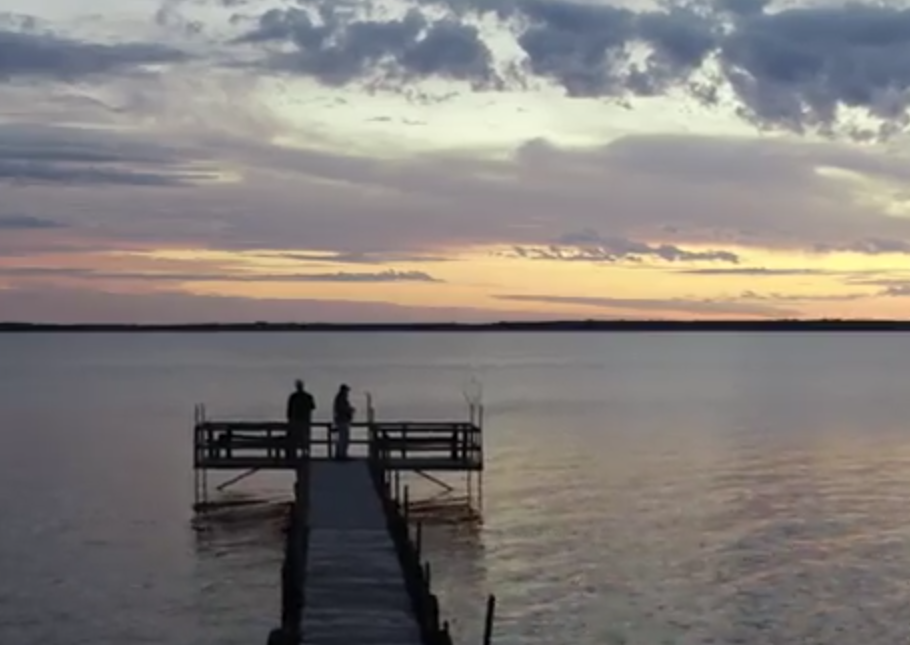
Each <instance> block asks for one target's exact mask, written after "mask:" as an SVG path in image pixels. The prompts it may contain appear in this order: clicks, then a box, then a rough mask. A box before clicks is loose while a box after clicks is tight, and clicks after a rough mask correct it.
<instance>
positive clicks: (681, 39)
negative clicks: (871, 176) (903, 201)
mask: <svg viewBox="0 0 910 645" xmlns="http://www.w3.org/2000/svg"><path fill="white" fill-rule="evenodd" d="M664 4H665V7H664V8H661V9H657V10H638V11H636V10H634V9H631V8H626V7H622V6H614V5H611V4H606V3H604V4H595V3H591V2H584V1H581V0H504V1H502V2H494V1H492V0H416V1H414V2H410V3H408V6H409V7H410V9H409V10H408V11H407V12H406V13H404V14H403V15H401V16H398V17H389V16H388V13H387V12H383V11H381V10H380V9H381V8H384V7H386V4H385V3H382V2H363V3H360V6H359V7H357V6H356V5H352V4H351V3H338V2H325V1H318V2H315V1H306V2H301V3H299V6H296V7H294V8H291V9H269V10H268V11H265V12H264V13H262V14H260V16H259V18H258V23H257V25H256V26H255V28H253V29H252V30H249V31H248V32H247V33H245V34H244V35H243V36H242V37H241V38H239V39H238V42H242V43H244V44H247V45H268V47H267V49H266V52H267V56H266V57H265V58H264V59H263V60H262V64H263V65H264V67H266V68H271V69H275V70H278V71H282V72H292V73H296V74H303V75H308V76H311V77H313V78H315V79H317V80H319V81H321V82H323V83H326V84H329V85H343V84H347V83H362V82H368V83H373V84H374V85H377V84H378V85H383V84H385V85H387V86H388V85H391V86H394V87H397V88H399V89H400V88H401V87H402V83H401V81H403V80H407V79H425V78H428V77H437V78H446V79H455V80H460V81H467V82H469V83H471V84H472V85H474V86H475V87H476V88H478V89H489V88H498V87H509V88H511V89H521V88H522V87H525V86H527V85H529V83H531V82H533V81H534V80H538V79H539V80H544V81H547V82H550V83H552V84H555V85H556V86H558V87H560V88H562V89H563V90H564V91H565V92H566V94H567V95H569V96H572V97H596V98H603V97H607V98H615V99H624V98H626V97H649V96H655V95H662V94H667V93H669V92H671V91H672V92H679V91H683V92H687V93H688V94H689V95H690V96H691V97H692V98H693V99H695V100H697V101H700V102H702V103H704V104H708V105H714V106H715V107H719V108H722V107H732V108H733V109H734V110H735V111H736V112H737V113H738V114H739V115H740V116H742V117H743V118H744V119H746V120H748V121H749V122H752V123H754V124H756V125H758V126H759V127H773V128H785V129H789V130H792V131H796V132H804V131H807V130H814V131H819V132H822V133H833V132H835V131H836V130H838V129H841V130H843V131H844V132H845V133H847V134H849V135H851V136H855V137H858V138H869V137H873V136H887V135H889V134H892V133H893V132H895V131H897V130H900V129H903V128H904V127H905V126H906V125H907V123H908V121H907V117H906V110H907V107H908V105H910V91H908V90H910V10H908V9H905V8H901V7H894V6H886V5H884V4H865V5H862V4H854V3H848V4H844V5H827V4H823V5H819V6H808V7H786V8H783V9H779V8H775V9H773V10H772V9H771V8H770V7H769V5H770V3H769V2H765V1H763V0H723V1H721V2H716V3H711V2H707V1H705V2H693V3H687V4H685V5H682V6H680V5H675V6H674V5H672V4H670V3H664ZM440 11H442V12H444V15H442V16H441V17H440ZM490 21H495V22H498V24H499V27H500V31H501V33H507V34H510V35H511V37H512V38H513V41H514V45H515V47H516V48H517V50H518V51H519V52H520V55H519V56H518V57H517V58H514V57H513V58H506V59H502V56H499V57H494V56H493V54H492V53H491V51H492V50H491V48H490V47H489V46H488V45H487V44H486V43H485V42H484V41H483V40H482V39H481V36H480V32H479V30H478V27H477V25H479V24H489V23H490ZM278 44H281V45H283V46H284V47H283V48H281V47H277V45H278ZM498 49H501V48H498ZM850 108H857V109H859V110H861V111H862V112H864V113H865V116H866V117H869V118H871V119H873V120H875V121H876V122H877V123H878V125H879V127H878V128H872V127H871V126H869V125H867V124H862V123H859V124H858V122H856V121H855V120H854V121H851V120H849V119H846V118H845V114H844V111H845V109H850Z"/></svg>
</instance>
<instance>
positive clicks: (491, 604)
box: [483, 594, 496, 645]
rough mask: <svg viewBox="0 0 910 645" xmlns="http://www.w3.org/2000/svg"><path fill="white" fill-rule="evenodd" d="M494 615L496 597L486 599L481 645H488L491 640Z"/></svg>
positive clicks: (491, 596)
mask: <svg viewBox="0 0 910 645" xmlns="http://www.w3.org/2000/svg"><path fill="white" fill-rule="evenodd" d="M495 614H496V596H494V595H493V594H490V596H489V597H488V598H487V615H486V618H485V619H484V624H483V645H490V643H491V642H492V640H493V618H494V615H495Z"/></svg>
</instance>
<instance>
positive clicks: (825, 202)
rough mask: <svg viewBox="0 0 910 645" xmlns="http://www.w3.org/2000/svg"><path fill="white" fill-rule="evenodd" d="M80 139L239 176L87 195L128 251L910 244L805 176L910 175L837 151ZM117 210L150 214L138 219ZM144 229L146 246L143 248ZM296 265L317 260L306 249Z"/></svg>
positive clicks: (863, 201)
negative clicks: (175, 247) (479, 149)
mask: <svg viewBox="0 0 910 645" xmlns="http://www.w3.org/2000/svg"><path fill="white" fill-rule="evenodd" d="M3 132H4V130H3V129H2V128H0V149H2V147H3V145H4V144H3V143H2V141H3V137H4V135H3ZM64 133H65V134H66V136H65V137H64V138H63V141H62V143H61V141H59V133H58V134H55V137H54V139H53V140H54V142H55V143H54V144H53V146H52V149H53V150H54V151H56V150H57V148H59V147H61V145H62V147H63V148H64V151H65V152H66V154H71V152H70V148H68V147H67V146H70V144H69V136H70V134H71V133H70V132H69V130H68V129H64ZM96 135H97V137H98V138H97V140H95V139H94V137H95V136H96ZM86 136H87V138H88V139H89V143H88V144H86V145H88V150H90V151H94V152H92V154H95V153H98V154H115V153H116V150H117V146H118V142H124V148H123V150H124V151H128V156H134V155H135V156H138V157H139V158H140V159H141V158H143V157H144V156H152V157H154V156H155V155H161V156H162V157H163V159H162V163H161V164H157V163H151V161H150V162H148V163H145V164H138V165H137V166H138V167H139V168H142V169H148V170H153V171H155V172H162V173H163V174H167V175H168V176H170V174H169V173H171V172H173V171H171V170H169V169H170V168H174V167H176V168H184V167H187V166H189V167H190V168H192V167H194V166H192V165H189V164H191V162H190V161H189V160H192V159H196V158H199V157H201V156H202V152H199V150H202V149H204V150H205V153H206V154H207V155H210V156H211V157H212V158H217V159H219V162H218V163H219V165H224V166H225V167H229V168H236V169H238V171H240V172H243V173H244V175H248V176H249V177H250V179H249V181H245V182H236V183H218V184H214V183H213V184H202V185H200V186H198V187H194V188H193V190H191V191H169V190H163V191H134V192H131V193H130V194H129V195H127V194H126V193H124V192H120V191H105V193H106V195H105V196H102V195H101V194H100V193H97V194H94V193H93V194H92V195H90V196H89V195H87V196H86V197H85V199H86V200H89V201H88V202H87V203H91V206H90V208H91V213H92V220H93V221H94V222H96V223H104V224H105V225H106V226H107V229H106V230H107V231H108V232H109V234H110V235H120V231H124V232H123V235H129V236H130V237H129V238H128V239H131V240H134V241H139V242H141V241H142V240H148V239H153V240H155V241H156V242H157V243H159V244H165V243H167V242H171V243H177V244H191V245H192V244H195V245H202V246H209V247H212V248H228V249H247V250H256V249H272V250H274V251H276V252H286V253H292V254H294V253H299V252H300V251H297V250H299V249H306V250H309V251H319V253H321V254H323V255H322V256H321V257H324V256H325V255H326V254H327V255H331V254H332V253H335V254H341V255H342V256H343V257H344V258H346V259H353V258H359V259H361V260H364V261H362V262H361V263H369V262H368V259H375V258H377V257H383V258H392V257H394V258H398V259H400V260H401V261H402V262H410V260H409V259H408V258H411V257H415V256H417V257H418V258H419V257H422V256H431V257H453V256H456V255H458V254H459V252H460V251H462V250H464V249H470V248H474V247H488V248H487V250H491V251H492V250H493V249H489V247H491V246H495V247H497V249H499V250H504V249H505V248H506V247H507V248H512V247H520V248H522V249H524V250H526V251H529V250H535V249H536V250H541V249H542V250H544V251H546V252H548V253H553V251H552V250H549V247H550V246H553V245H554V241H555V246H556V247H557V249H558V250H557V252H559V253H561V254H562V255H563V256H571V255H572V254H573V253H576V254H579V252H578V249H576V248H575V247H576V246H577V245H567V244H560V243H559V242H560V240H561V239H562V241H565V239H564V238H565V235H566V231H581V232H582V233H583V234H585V233H587V234H589V233H590V232H592V231H594V232H596V231H609V232H610V234H609V235H601V236H600V237H603V238H604V240H603V241H602V242H601V243H600V244H598V242H597V241H596V240H595V241H591V240H593V238H586V239H588V240H589V242H590V243H588V244H582V245H581V246H582V247H585V248H593V250H592V251H588V252H585V251H581V252H580V255H579V258H580V259H583V260H587V261H597V262H603V263H606V262H608V260H609V258H610V257H612V256H623V257H633V256H637V257H639V258H641V259H643V260H660V261H668V260H669V261H676V262H688V261H706V262H707V261H717V262H724V263H727V264H734V262H733V260H734V256H736V257H737V258H738V259H739V260H740V261H741V262H742V261H743V260H742V258H739V256H740V254H741V253H742V254H744V255H747V251H748V249H761V250H763V251H764V250H767V249H775V250H782V251H792V250H804V251H814V252H818V249H819V248H829V247H830V248H831V249H835V248H842V247H847V246H852V245H854V244H855V243H856V241H857V240H869V239H875V240H910V220H908V219H907V218H902V217H893V216H891V215H890V214H889V213H888V211H886V210H885V209H884V208H883V207H882V205H881V204H880V203H878V204H876V203H871V204H870V202H869V201H868V200H867V198H866V193H865V192H864V191H865V185H864V184H863V183H862V182H855V181H852V180H844V179H843V178H841V177H839V176H838V175H831V174H819V173H818V172H816V171H815V168H817V167H818V166H819V165H820V164H823V165H825V166H826V167H832V166H833V164H834V163H835V162H836V163H838V164H839V165H840V166H842V167H848V166H856V167H861V168H866V170H864V171H862V174H860V171H856V173H857V176H859V177H863V178H868V181H869V182H874V183H875V185H876V190H879V188H878V186H879V185H880V186H882V187H885V188H887V187H888V186H893V187H894V189H895V190H900V189H902V187H901V186H902V183H903V182H901V181H899V180H898V179H897V177H899V176H900V175H901V173H902V172H903V170H902V169H906V168H908V167H910V164H908V162H907V161H905V160H904V159H902V158H900V157H892V156H889V155H884V154H881V155H878V154H874V153H873V152H871V151H869V150H864V149H854V150H844V149H842V147H840V146H834V145H824V146H808V145H804V144H800V143H792V142H790V143H788V142H783V141H758V142H751V143H750V142H748V141H744V140H732V141H725V140H712V139H710V138H706V137H697V136H690V137H683V136H665V137H659V136H646V137H639V136H635V137H626V138H624V139H620V140H618V141H616V142H614V143H611V144H609V145H607V146H602V147H596V148H588V149H580V148H575V149H573V148H562V147H559V146H555V145H552V144H549V143H546V142H540V141H537V142H532V143H529V144H527V145H525V146H522V147H520V148H518V149H517V150H515V151H514V153H513V154H512V155H511V156H510V157H501V158H489V157H483V156H479V155H478V156H471V155H467V154H458V155H454V154H447V153H442V152H436V153H417V154H411V155H401V156H399V157H397V158H394V159H384V158H380V157H371V156H367V155H359V154H356V153H354V152H350V151H337V152H331V151H327V150H317V149H305V148H291V147H281V146H269V145H266V144H260V143H257V142H255V141H254V142H247V141H235V140H229V139H217V138H216V139H206V140H204V141H201V142H200V141H198V140H194V139H193V138H192V136H190V135H187V136H186V137H185V138H184V140H183V141H182V143H181V145H180V146H177V147H175V148H173V149H172V147H171V146H167V145H164V144H163V143H160V142H154V143H153V142H151V141H149V140H147V139H136V138H132V139H130V138H126V139H123V138H121V136H120V135H118V136H117V137H115V138H112V139H107V138H105V136H104V133H103V132H102V133H96V132H94V131H93V132H90V133H88V134H87V135H86ZM163 140H164V141H167V139H163ZM129 141H134V142H138V143H139V144H140V145H139V147H138V149H137V150H131V149H130V148H129V146H126V145H125V143H126V142H129ZM203 143H208V145H207V146H205V148H203ZM42 145H44V144H42ZM149 145H151V151H149V150H148V149H147V146H149ZM159 148H163V150H159ZM112 151H113V152H112ZM832 151H834V152H836V153H837V154H836V155H835V154H834V152H832ZM30 154H31V153H30ZM42 154H45V153H42ZM50 154H51V153H47V154H46V156H50ZM53 154H56V152H54V153H53ZM80 154H81V153H80ZM121 154H122V153H121ZM2 158H3V157H2V152H0V159H2ZM867 158H871V159H877V160H878V161H877V162H876V164H873V163H867V162H866V161H865V159H867ZM171 159H173V161H170V160H171ZM181 160H183V163H184V165H181ZM76 165H77V166H79V167H84V166H86V165H87V166H89V167H94V166H95V164H76ZM105 165H107V164H105ZM110 165H113V166H114V167H115V168H121V167H123V166H124V165H128V166H129V167H132V164H127V163H126V162H124V163H123V164H119V163H118V164H110ZM159 169H161V170H159ZM892 177H893V178H892ZM883 189H884V188H883ZM301 195H305V196H306V198H305V199H301ZM3 197H4V199H3V201H4V208H5V209H6V210H7V212H11V213H21V212H37V213H41V214H48V215H50V216H53V215H54V214H55V213H62V212H65V213H69V212H70V211H71V209H70V207H69V198H67V197H66V196H65V195H64V194H63V193H58V192H55V191H28V190H22V191H16V190H8V191H4V196H3ZM128 213H154V214H155V215H154V217H144V218H142V219H141V222H140V220H139V219H138V218H136V217H132V216H128ZM140 223H141V236H142V237H141V238H136V235H140V233H139V231H138V227H139V225H140ZM570 241H571V240H570ZM574 241H575V242H579V241H584V240H579V239H575V240H574ZM729 246H735V247H736V248H735V250H734V249H732V248H728V247H729ZM883 246H884V245H883V244H879V245H878V246H877V247H876V248H880V247H881V248H883ZM692 254H699V255H692ZM727 254H729V255H727ZM512 255H516V254H515V253H514V252H513V253H512ZM526 255H527V253H526ZM662 258H663V259H662ZM673 258H675V260H673ZM298 259H300V260H301V261H310V260H312V261H318V260H316V259H314V258H312V257H306V254H305V257H301V258H298ZM339 259H340V258H339ZM396 261H397V260H392V261H391V262H389V261H386V262H385V263H386V264H389V263H394V262H396ZM418 261H419V260H418Z"/></svg>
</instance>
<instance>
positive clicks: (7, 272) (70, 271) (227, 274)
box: [0, 266, 442, 283]
mask: <svg viewBox="0 0 910 645" xmlns="http://www.w3.org/2000/svg"><path fill="white" fill-rule="evenodd" d="M3 276H6V277H11V278H61V277H62V278H74V279H78V280H102V281H105V280H127V281H143V282H162V283H168V282H171V283H173V282H262V283H267V282H289V283H295V282H375V283H381V282H442V281H441V280H439V279H437V278H434V277H433V276H431V275H430V274H428V273H425V272H423V271H395V270H388V271H379V272H375V273H350V272H344V271H340V272H337V273H249V272H248V273H238V272H233V271H230V270H224V271H218V272H214V273H201V272H163V271H97V270H94V269H86V268H78V267H45V266H13V267H3V266H0V277H3Z"/></svg>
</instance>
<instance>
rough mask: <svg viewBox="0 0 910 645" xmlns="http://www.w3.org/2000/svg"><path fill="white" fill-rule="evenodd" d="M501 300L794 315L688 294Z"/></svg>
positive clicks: (515, 296)
mask: <svg viewBox="0 0 910 645" xmlns="http://www.w3.org/2000/svg"><path fill="white" fill-rule="evenodd" d="M495 298H497V299H498V300H508V301H512V302H531V303H546V304H562V305H583V306H586V307H596V308H603V309H617V310H632V311H643V312H647V311H658V312H674V313H682V314H695V315H704V314H709V315H721V316H723V315H730V316H762V317H784V316H792V315H793V314H794V313H795V312H794V310H792V309H788V308H784V307H777V306H771V305H765V304H760V303H748V302H735V301H720V300H707V299H705V300H695V299H686V298H667V299H652V298H600V297H586V296H558V295H518V294H500V295H497V296H495Z"/></svg>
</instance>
